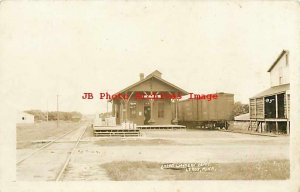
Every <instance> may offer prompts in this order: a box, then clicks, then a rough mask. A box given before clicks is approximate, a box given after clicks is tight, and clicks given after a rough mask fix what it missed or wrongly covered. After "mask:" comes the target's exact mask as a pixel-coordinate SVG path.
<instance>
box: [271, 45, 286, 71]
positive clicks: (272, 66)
mask: <svg viewBox="0 0 300 192" xmlns="http://www.w3.org/2000/svg"><path fill="white" fill-rule="evenodd" d="M286 53H288V51H287V50H282V52H281V53H280V55H279V56H278V58H277V59H276V60H275V62H274V63H273V64H272V65H271V67H270V68H269V70H268V72H271V71H272V69H273V68H274V67H275V65H276V64H277V63H278V61H279V60H280V59H281V58H282V57H283V56H284V55H285V54H286Z"/></svg>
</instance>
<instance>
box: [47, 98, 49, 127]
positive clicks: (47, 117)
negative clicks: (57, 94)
mask: <svg viewBox="0 0 300 192" xmlns="http://www.w3.org/2000/svg"><path fill="white" fill-rule="evenodd" d="M48 120H49V112H48V100H47V122H48Z"/></svg>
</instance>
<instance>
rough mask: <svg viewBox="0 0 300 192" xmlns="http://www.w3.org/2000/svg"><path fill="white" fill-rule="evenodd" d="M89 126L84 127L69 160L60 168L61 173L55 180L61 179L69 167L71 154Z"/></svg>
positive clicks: (73, 150)
mask: <svg viewBox="0 0 300 192" xmlns="http://www.w3.org/2000/svg"><path fill="white" fill-rule="evenodd" d="M87 128H88V126H86V127H85V128H84V130H83V131H82V133H81V134H80V136H79V137H78V138H77V141H76V144H75V145H74V147H73V149H72V151H71V153H69V155H68V157H67V160H66V162H65V163H64V165H63V167H62V169H61V170H60V172H59V174H58V175H57V177H56V179H55V181H61V179H62V175H63V173H64V172H65V170H66V168H67V167H68V165H69V162H70V160H71V156H72V155H73V154H74V152H75V150H76V148H77V146H78V144H79V142H80V140H81V138H82V136H83V135H84V133H85V131H86V129H87Z"/></svg>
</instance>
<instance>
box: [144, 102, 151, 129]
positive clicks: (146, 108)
mask: <svg viewBox="0 0 300 192" xmlns="http://www.w3.org/2000/svg"><path fill="white" fill-rule="evenodd" d="M150 117H151V108H150V106H144V125H149V123H148V121H149V120H150Z"/></svg>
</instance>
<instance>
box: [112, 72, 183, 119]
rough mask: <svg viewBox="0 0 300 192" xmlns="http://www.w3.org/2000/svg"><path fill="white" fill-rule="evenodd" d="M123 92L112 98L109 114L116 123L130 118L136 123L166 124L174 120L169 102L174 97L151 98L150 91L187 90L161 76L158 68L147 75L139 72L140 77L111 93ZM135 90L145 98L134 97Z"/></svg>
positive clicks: (179, 91) (159, 92)
mask: <svg viewBox="0 0 300 192" xmlns="http://www.w3.org/2000/svg"><path fill="white" fill-rule="evenodd" d="M120 94H121V95H127V96H128V97H127V98H125V97H122V99H112V103H113V105H112V114H113V116H115V117H116V122H117V124H121V123H122V122H133V123H135V124H137V125H170V124H177V122H178V120H177V113H176V114H175V115H174V116H173V115H172V108H171V103H172V102H175V103H177V101H178V99H177V98H176V99H172V98H169V99H168V98H164V99H154V97H150V96H151V95H152V96H153V95H174V94H175V95H181V96H184V95H187V94H188V92H187V91H185V90H183V89H181V88H179V87H177V86H175V85H173V84H171V83H170V82H168V81H166V80H164V79H162V74H161V72H159V71H157V70H156V71H154V72H152V73H151V74H149V75H148V76H146V77H144V74H143V73H141V74H140V80H139V81H138V82H136V83H134V84H133V85H130V86H128V87H126V88H125V89H123V90H121V91H119V92H117V93H116V94H115V95H120ZM137 94H139V95H143V96H146V98H147V99H137V98H138V97H137Z"/></svg>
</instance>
